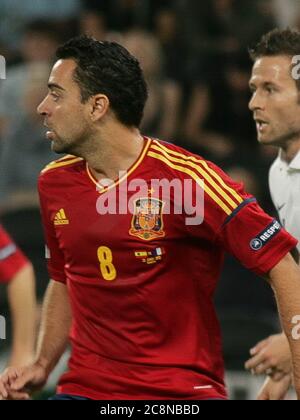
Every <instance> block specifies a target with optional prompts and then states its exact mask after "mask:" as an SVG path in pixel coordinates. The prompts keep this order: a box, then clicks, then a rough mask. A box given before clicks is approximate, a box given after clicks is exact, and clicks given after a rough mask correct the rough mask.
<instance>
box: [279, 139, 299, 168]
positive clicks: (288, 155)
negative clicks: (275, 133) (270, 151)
mask: <svg viewBox="0 0 300 420" xmlns="http://www.w3.org/2000/svg"><path fill="white" fill-rule="evenodd" d="M281 150H282V151H281V158H282V159H283V160H284V161H285V162H287V163H291V162H292V160H293V159H294V157H295V156H296V155H297V154H298V152H299V150H300V138H299V139H298V140H296V141H292V142H289V143H287V145H286V146H285V147H282V149H281Z"/></svg>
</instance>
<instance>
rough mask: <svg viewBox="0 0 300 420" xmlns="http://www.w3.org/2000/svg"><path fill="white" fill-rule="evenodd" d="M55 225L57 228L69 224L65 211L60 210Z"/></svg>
mask: <svg viewBox="0 0 300 420" xmlns="http://www.w3.org/2000/svg"><path fill="white" fill-rule="evenodd" d="M54 224H55V226H60V225H68V224H69V220H68V219H67V217H66V213H65V211H64V209H60V210H59V212H57V213H56V215H55V218H54Z"/></svg>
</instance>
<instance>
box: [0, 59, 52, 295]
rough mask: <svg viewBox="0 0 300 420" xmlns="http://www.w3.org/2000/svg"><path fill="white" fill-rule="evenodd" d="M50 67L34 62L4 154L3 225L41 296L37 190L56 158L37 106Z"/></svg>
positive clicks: (0, 180)
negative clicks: (25, 259) (40, 177)
mask: <svg viewBox="0 0 300 420" xmlns="http://www.w3.org/2000/svg"><path fill="white" fill-rule="evenodd" d="M48 76H49V67H48V65H47V64H45V63H44V64H41V63H35V64H32V65H31V71H30V73H29V74H28V78H27V82H26V85H25V89H24V93H23V97H22V100H21V106H22V109H23V112H22V113H21V114H19V115H18V119H17V120H16V121H15V123H14V126H12V127H11V128H10V130H9V132H8V134H7V136H5V139H4V141H3V150H2V153H1V156H0V203H1V206H0V211H1V216H2V222H3V225H4V226H5V227H6V229H7V230H8V232H9V233H10V234H11V235H12V237H13V238H14V240H15V241H16V243H17V244H18V245H19V246H20V248H22V250H24V252H25V254H26V255H27V256H28V257H29V259H30V260H31V261H32V263H33V265H34V268H35V271H36V275H37V291H38V296H39V297H41V296H42V295H43V293H44V290H45V287H46V284H47V283H48V275H47V271H46V266H45V259H44V239H43V233H42V227H41V223H40V215H39V200H38V195H37V189H36V182H37V177H38V174H39V172H40V171H41V169H43V167H44V166H45V165H46V164H47V163H49V162H50V161H51V160H53V159H54V158H55V155H54V154H53V153H52V152H51V149H50V145H49V142H47V140H46V139H45V127H43V125H42V121H41V119H40V117H39V116H38V115H37V113H36V107H37V105H38V104H39V103H40V102H41V100H42V99H43V97H44V96H45V90H46V85H47V80H48Z"/></svg>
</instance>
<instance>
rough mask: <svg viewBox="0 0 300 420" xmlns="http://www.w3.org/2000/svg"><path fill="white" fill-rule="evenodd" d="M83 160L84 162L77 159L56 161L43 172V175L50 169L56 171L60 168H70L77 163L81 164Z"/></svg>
mask: <svg viewBox="0 0 300 420" xmlns="http://www.w3.org/2000/svg"><path fill="white" fill-rule="evenodd" d="M81 160H83V159H82V158H75V159H71V160H67V161H60V162H59V161H57V160H56V161H54V162H51V163H49V165H47V166H46V167H45V168H44V169H43V170H42V174H43V173H44V172H47V171H49V170H50V169H56V168H60V167H62V166H68V165H71V164H72V163H76V162H80V161H81Z"/></svg>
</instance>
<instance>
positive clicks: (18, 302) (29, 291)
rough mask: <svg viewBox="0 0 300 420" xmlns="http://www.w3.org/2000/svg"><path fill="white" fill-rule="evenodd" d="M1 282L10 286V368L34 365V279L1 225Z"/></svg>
mask: <svg viewBox="0 0 300 420" xmlns="http://www.w3.org/2000/svg"><path fill="white" fill-rule="evenodd" d="M0 283H3V284H7V293H8V299H9V305H10V310H11V316H12V321H13V339H12V351H11V355H10V360H9V365H12V366H24V364H26V363H29V362H32V360H33V354H34V344H35V334H34V332H35V323H36V313H35V308H36V306H35V290H34V289H35V279H34V273H33V268H32V265H31V264H30V262H29V261H28V260H27V258H26V257H25V256H24V255H23V254H22V252H21V251H20V250H19V249H18V248H17V247H16V245H15V244H14V243H13V242H12V240H11V238H10V237H9V236H8V234H7V233H6V232H5V231H4V229H3V228H2V227H1V226H0ZM4 338H5V337H2V339H4Z"/></svg>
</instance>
